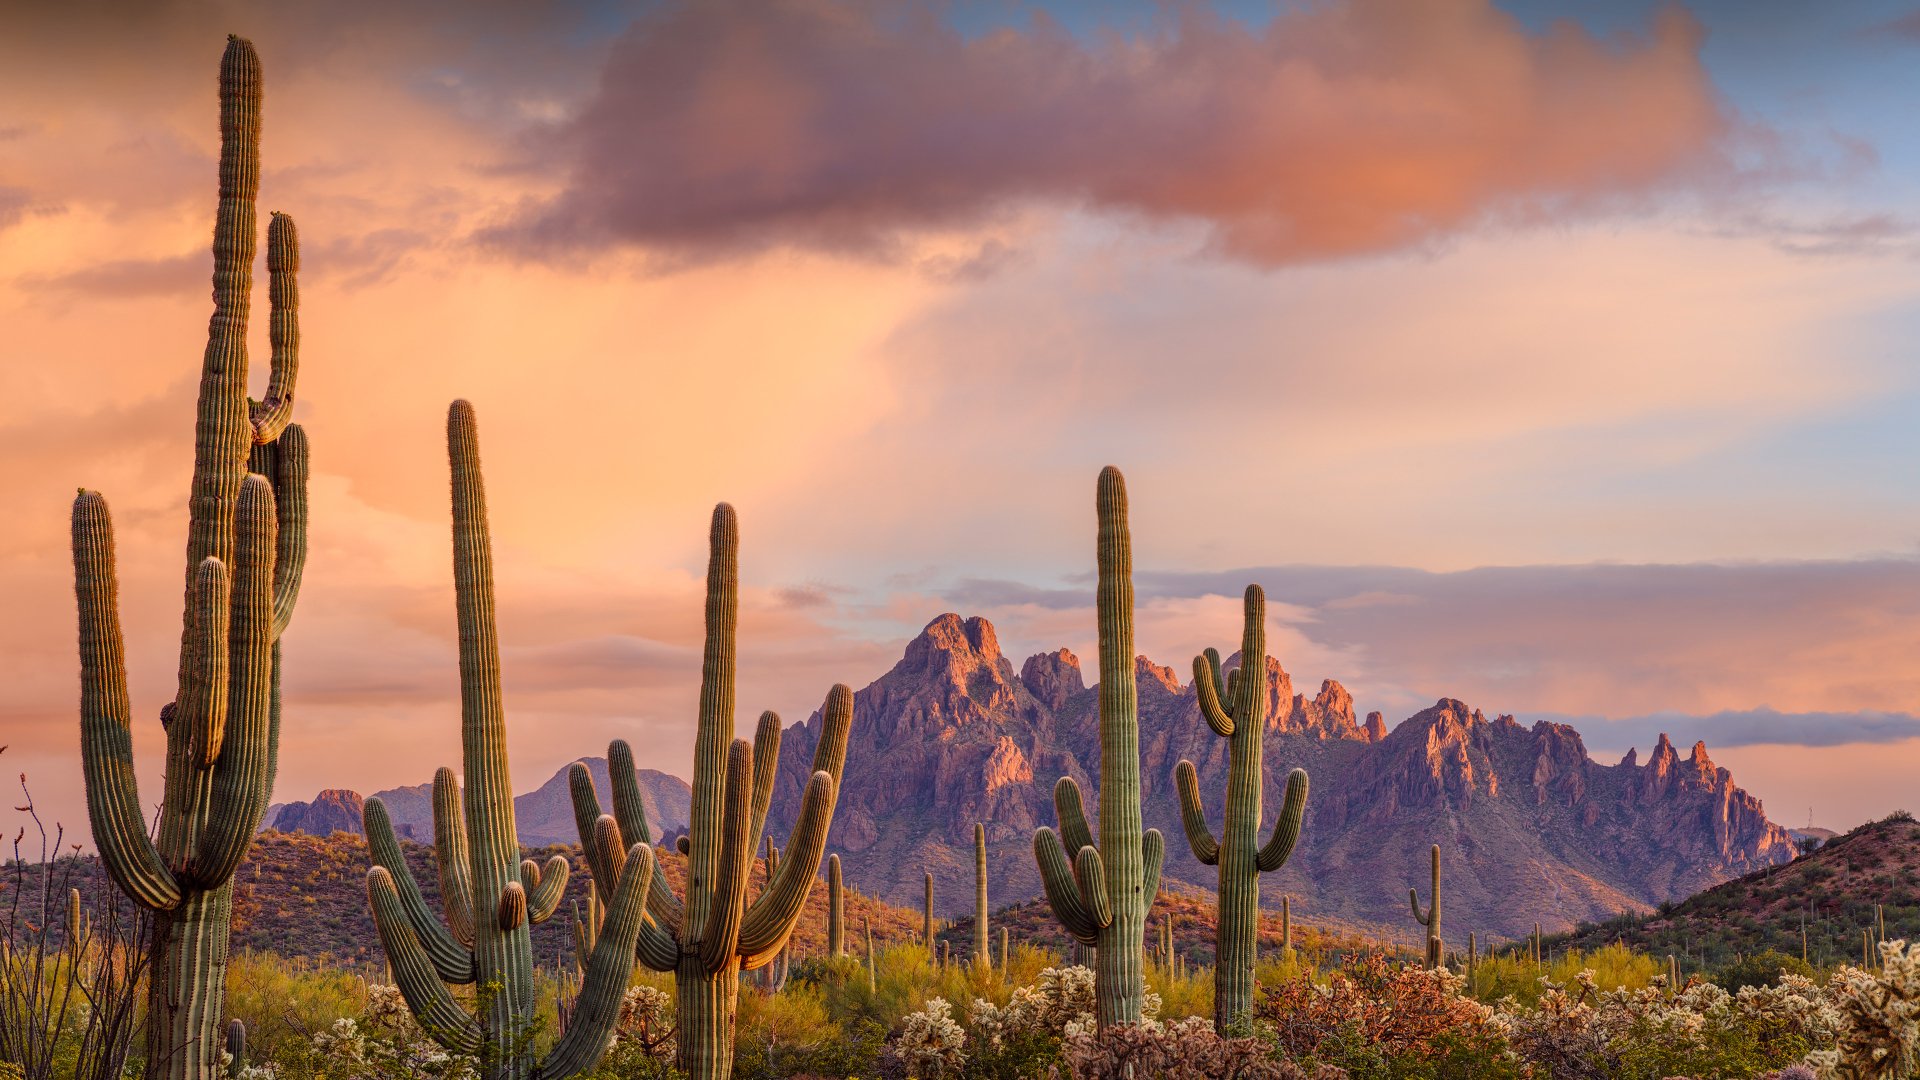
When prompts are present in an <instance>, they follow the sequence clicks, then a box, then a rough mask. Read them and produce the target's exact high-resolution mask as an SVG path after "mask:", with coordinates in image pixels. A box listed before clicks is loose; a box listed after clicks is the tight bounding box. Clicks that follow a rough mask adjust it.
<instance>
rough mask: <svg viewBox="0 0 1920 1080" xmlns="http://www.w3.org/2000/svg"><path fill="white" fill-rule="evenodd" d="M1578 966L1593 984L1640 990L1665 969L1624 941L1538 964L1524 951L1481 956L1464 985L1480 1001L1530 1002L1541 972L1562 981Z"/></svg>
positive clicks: (1576, 971)
mask: <svg viewBox="0 0 1920 1080" xmlns="http://www.w3.org/2000/svg"><path fill="white" fill-rule="evenodd" d="M1582 970H1591V971H1592V972H1593V981H1594V984H1595V985H1596V986H1598V987H1599V988H1600V989H1602V990H1617V989H1626V990H1641V989H1645V988H1646V986H1647V984H1648V983H1650V982H1652V981H1653V977H1654V976H1655V975H1660V974H1664V973H1665V971H1666V960H1665V958H1660V959H1655V958H1654V957H1651V956H1648V955H1646V954H1645V953H1637V952H1634V951H1633V950H1631V949H1629V948H1627V947H1626V946H1624V945H1604V946H1602V947H1600V948H1598V949H1595V950H1593V951H1592V952H1581V951H1580V950H1578V949H1573V950H1569V951H1567V952H1564V953H1561V954H1560V955H1558V956H1556V957H1554V958H1553V962H1552V963H1549V964H1545V965H1539V966H1536V965H1535V964H1534V963H1533V961H1531V960H1529V959H1527V958H1526V956H1525V954H1524V953H1522V954H1519V955H1509V954H1507V953H1505V952H1501V953H1500V954H1498V955H1496V956H1495V957H1493V958H1492V959H1488V958H1486V957H1481V959H1480V962H1479V963H1477V964H1475V965H1474V970H1473V980H1472V982H1471V984H1470V985H1469V987H1468V989H1469V990H1470V991H1471V992H1472V993H1473V995H1474V996H1475V997H1477V998H1479V999H1480V1000H1481V1001H1498V1000H1500V999H1501V998H1503V997H1506V996H1507V995H1509V994H1511V995H1512V996H1513V997H1515V998H1516V999H1518V1000H1520V1001H1523V1002H1528V1003H1531V1002H1533V1001H1535V1000H1537V999H1538V998H1539V997H1540V993H1541V984H1540V977H1541V976H1542V975H1544V976H1546V978H1547V980H1548V981H1550V982H1553V983H1556V984H1561V985H1565V984H1567V983H1569V982H1571V981H1573V977H1574V976H1575V975H1578V974H1579V973H1580V972H1581V971H1582Z"/></svg>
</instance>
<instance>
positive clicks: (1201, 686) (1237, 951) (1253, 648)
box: [1174, 585, 1307, 1030]
mask: <svg viewBox="0 0 1920 1080" xmlns="http://www.w3.org/2000/svg"><path fill="white" fill-rule="evenodd" d="M1245 613H1246V620H1245V625H1244V627H1243V628H1242V631H1241V638H1240V666H1239V667H1238V668H1236V669H1235V670H1234V671H1233V674H1232V677H1231V678H1228V679H1225V680H1223V679H1222V678H1221V677H1220V654H1219V653H1218V652H1217V651H1215V650H1213V649H1208V650H1207V651H1206V652H1205V653H1204V654H1202V655H1200V656H1196V657H1194V658H1193V684H1194V690H1195V693H1196V696H1197V697H1198V699H1199V703H1200V714H1201V715H1202V716H1203V717H1205V718H1206V721H1207V726H1208V727H1211V728H1212V729H1213V733H1214V734H1215V735H1218V736H1220V737H1221V738H1223V739H1226V740H1227V747H1228V754H1229V757H1228V765H1227V798H1226V804H1227V805H1226V816H1225V819H1224V821H1223V823H1222V826H1221V829H1220V839H1219V840H1215V839H1214V838H1213V833H1212V832H1211V831H1210V830H1209V829H1208V828H1207V814H1206V809H1205V807H1203V806H1202V805H1201V803H1200V780H1199V775H1198V773H1197V772H1196V771H1195V770H1194V767H1193V762H1191V761H1186V760H1182V761H1181V762H1180V764H1179V765H1178V766H1176V767H1175V769H1174V778H1175V780H1176V781H1177V783H1178V786H1179V791H1180V822H1181V825H1182V826H1184V828H1185V829H1186V833H1187V846H1189V847H1191V848H1192V849H1193V857H1194V858H1196V859H1199V860H1200V861H1201V862H1202V863H1204V864H1206V865H1208V866H1218V867H1219V868H1220V875H1219V882H1220V888H1219V893H1218V896H1219V900H1218V905H1219V917H1218V918H1217V919H1216V920H1215V922H1214V956H1215V960H1214V966H1213V1022H1214V1024H1215V1026H1217V1027H1219V1028H1221V1029H1222V1030H1224V1029H1225V1028H1226V1027H1227V1026H1228V1025H1229V1024H1232V1023H1234V1022H1235V1021H1237V1020H1240V1019H1242V1018H1243V1017H1245V1016H1246V1015H1247V1013H1248V1012H1250V1011H1251V1010H1252V1009H1253V966H1254V961H1255V960H1256V959H1258V956H1259V937H1258V932H1259V925H1260V875H1261V874H1270V873H1273V872H1274V871H1276V870H1278V869H1280V868H1281V867H1282V866H1285V865H1286V862H1287V859H1288V857H1289V856H1291V855H1292V854H1293V846H1294V844H1295V843H1296V842H1297V841H1298V840H1299V839H1300V822H1301V819H1302V817H1303V816H1304V815H1305V813H1306V809H1307V774H1306V773H1305V772H1304V771H1303V770H1300V769H1295V770H1293V772H1291V773H1289V774H1288V775H1287V795H1286V801H1285V802H1284V803H1283V804H1281V807H1280V816H1279V817H1278V818H1277V819H1276V820H1275V821H1274V823H1273V837H1272V838H1271V839H1269V840H1268V841H1267V842H1266V844H1265V845H1264V846H1262V845H1261V844H1260V800H1261V795H1262V792H1261V789H1262V787H1263V786H1264V785H1265V783H1266V763H1265V761H1264V760H1262V756H1261V745H1260V739H1261V734H1262V733H1263V731H1264V730H1265V728H1266V726H1267V630H1266V620H1267V596H1266V593H1265V592H1263V591H1261V588H1260V586H1258V585H1249V586H1247V593H1246V600H1245Z"/></svg>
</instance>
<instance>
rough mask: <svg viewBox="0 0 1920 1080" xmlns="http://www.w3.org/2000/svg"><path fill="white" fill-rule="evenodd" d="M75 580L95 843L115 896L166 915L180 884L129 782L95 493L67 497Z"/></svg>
mask: <svg viewBox="0 0 1920 1080" xmlns="http://www.w3.org/2000/svg"><path fill="white" fill-rule="evenodd" d="M73 583H74V596H75V600H76V602H77V604H78V607H79V613H80V760H81V765H82V770H83V772H84V774H85V776H86V792H87V820H88V822H89V823H90V824H91V825H92V827H93V840H94V844H95V845H96V846H98V847H99V849H100V858H101V861H103V862H105V863H106V866H107V872H108V873H109V874H110V875H111V876H112V877H113V880H114V883H115V884H117V885H119V886H120V889H121V891H123V892H125V893H126V894H127V895H128V896H129V897H132V898H133V899H134V900H135V901H136V902H138V903H139V904H140V905H141V906H142V907H146V908H150V909H152V910H154V911H169V910H172V909H173V908H175V907H177V906H179V904H180V884H179V882H177V881H175V880H174V877H173V874H172V872H170V871H169V870H168V869H167V865H166V862H165V861H164V860H162V859H161V858H160V850H159V849H158V848H156V847H155V846H154V844H153V838H152V837H151V836H149V835H148V834H147V822H146V816H145V814H144V813H143V812H142V804H141V802H140V787H139V783H138V781H137V780H136V779H135V777H134V770H133V733H132V731H131V726H132V720H133V706H132V704H131V702H130V700H129V697H128V694H127V661H126V649H125V645H124V642H123V640H122V637H121V633H120V585H119V582H118V580H117V578H116V575H115V573H114V550H113V519H112V516H111V515H110V514H109V513H108V511H107V500H106V499H104V498H102V497H101V495H100V493H99V492H97V491H82V492H80V494H79V495H78V497H76V498H75V499H74V500H73Z"/></svg>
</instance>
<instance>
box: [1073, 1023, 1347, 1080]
mask: <svg viewBox="0 0 1920 1080" xmlns="http://www.w3.org/2000/svg"><path fill="white" fill-rule="evenodd" d="M1272 1055H1273V1050H1272V1046H1271V1044H1269V1043H1267V1042H1265V1041H1263V1040H1261V1039H1257V1038H1252V1037H1241V1038H1224V1037H1222V1036H1220V1035H1218V1034H1216V1033H1215V1032H1214V1030H1213V1025H1212V1024H1211V1023H1210V1022H1208V1021H1206V1020H1203V1019H1200V1018H1198V1017H1189V1018H1187V1019H1184V1020H1176V1021H1173V1022H1171V1023H1167V1024H1159V1023H1153V1024H1127V1025H1123V1026H1118V1027H1110V1028H1108V1029H1106V1030H1105V1031H1100V1032H1093V1031H1079V1032H1075V1033H1074V1034H1071V1035H1069V1036H1067V1038H1066V1041H1065V1044H1064V1046H1063V1047H1062V1052H1061V1058H1062V1060H1061V1062H1060V1064H1059V1065H1058V1066H1056V1067H1055V1068H1054V1069H1053V1071H1052V1072H1051V1073H1050V1074H1049V1075H1051V1076H1053V1077H1056V1078H1061V1077H1072V1078H1074V1080H1131V1078H1134V1077H1142V1076H1153V1077H1161V1078H1164V1080H1346V1077H1347V1074H1346V1073H1345V1072H1343V1071H1341V1070H1340V1069H1338V1068H1334V1067H1331V1066H1325V1065H1322V1066H1316V1067H1314V1068H1312V1069H1311V1070H1308V1069H1303V1068H1301V1067H1300V1066H1298V1065H1295V1064H1292V1063H1291V1062H1286V1061H1281V1060H1278V1059H1276V1058H1274V1057H1273V1056H1272Z"/></svg>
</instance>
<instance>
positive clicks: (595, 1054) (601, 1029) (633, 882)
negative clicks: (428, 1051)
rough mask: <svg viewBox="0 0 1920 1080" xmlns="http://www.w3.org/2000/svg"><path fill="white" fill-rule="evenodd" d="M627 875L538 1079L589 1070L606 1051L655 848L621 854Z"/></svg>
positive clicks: (642, 915) (642, 916)
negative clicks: (569, 1013) (567, 1020)
mask: <svg viewBox="0 0 1920 1080" xmlns="http://www.w3.org/2000/svg"><path fill="white" fill-rule="evenodd" d="M624 860H625V864H626V873H625V874H624V875H622V877H621V879H620V884H619V887H618V888H616V889H615V890H614V893H613V902H612V903H611V904H609V905H608V906H607V913H606V920H605V922H604V923H603V924H602V925H601V927H600V939H599V942H598V943H596V944H595V945H594V946H593V949H592V953H591V956H590V957H589V958H588V959H587V961H586V968H587V971H586V977H585V978H583V979H582V980H581V983H580V996H579V998H578V1000H577V1003H576V1004H575V1006H574V1014H573V1019H572V1022H571V1023H569V1024H568V1025H567V1031H566V1034H564V1035H562V1036H561V1037H560V1041H559V1042H557V1043H555V1044H554V1047H553V1051H552V1053H550V1054H549V1055H548V1056H547V1059H546V1060H545V1061H543V1062H541V1064H540V1069H539V1071H538V1073H537V1074H536V1076H537V1077H538V1078H539V1080H565V1078H566V1077H569V1076H575V1075H578V1074H580V1073H583V1072H586V1071H587V1070H589V1069H592V1068H593V1067H594V1066H595V1065H596V1064H598V1063H599V1061H600V1057H601V1055H603V1054H605V1053H606V1050H607V1040H608V1037H609V1036H611V1035H612V1034H613V1028H614V1024H615V1023H616V1022H617V1021H618V1020H619V1019H620V1004H621V1001H622V1000H623V999H624V998H625V996H626V992H627V982H628V980H629V979H631V978H632V977H633V961H634V957H635V956H636V955H637V953H638V948H639V941H640V927H641V925H642V924H643V923H644V922H645V921H646V910H647V893H648V892H649V891H651V890H652V887H653V876H654V871H653V849H652V848H650V847H648V846H647V845H646V844H640V843H636V844H634V845H633V846H632V847H631V848H629V849H627V851H626V852H625V854H624Z"/></svg>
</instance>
